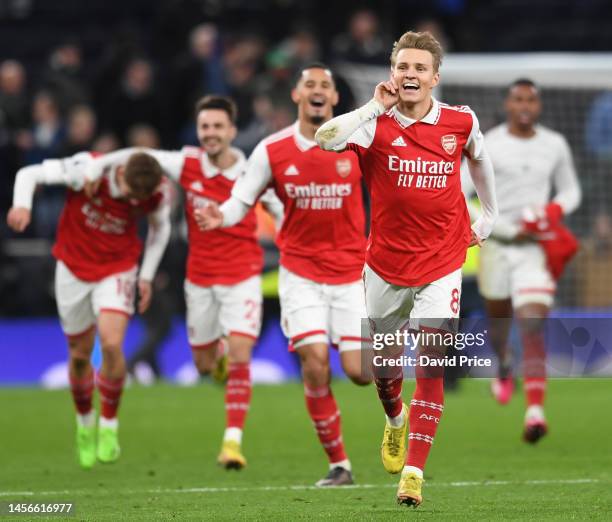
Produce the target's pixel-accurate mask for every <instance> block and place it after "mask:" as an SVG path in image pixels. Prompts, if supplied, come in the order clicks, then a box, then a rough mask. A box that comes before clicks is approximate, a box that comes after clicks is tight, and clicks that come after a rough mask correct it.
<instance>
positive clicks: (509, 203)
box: [478, 79, 581, 443]
mask: <svg viewBox="0 0 612 522" xmlns="http://www.w3.org/2000/svg"><path fill="white" fill-rule="evenodd" d="M505 110H506V115H507V118H506V122H505V123H503V124H501V125H498V126H497V127H495V128H493V129H491V130H490V131H488V132H487V133H486V134H485V143H486V146H487V150H488V151H489V155H490V156H491V161H492V162H493V166H494V170H495V182H496V188H497V195H498V198H499V214H500V216H499V219H498V221H497V223H496V224H495V227H494V228H493V232H492V233H491V238H490V240H489V241H488V242H487V244H486V245H484V247H483V249H482V252H481V258H480V272H479V277H478V284H479V288H480V293H481V294H482V296H483V297H484V298H485V303H486V309H487V314H488V316H489V317H490V318H491V319H494V320H493V321H491V325H490V338H491V341H492V343H493V348H494V350H495V352H496V353H497V354H498V356H499V375H498V378H497V379H495V380H494V381H493V382H492V391H493V394H494V396H495V398H496V399H497V400H498V401H499V402H500V403H501V404H505V403H507V402H508V401H509V400H510V398H511V395H512V392H513V389H514V380H513V376H512V374H511V362H512V361H511V351H510V350H509V348H508V345H507V343H508V333H509V328H510V324H511V318H512V316H513V315H515V316H516V317H517V319H518V320H519V329H520V333H521V338H522V343H523V355H524V356H523V363H524V364H523V373H524V389H525V394H526V398H527V411H526V414H525V425H524V432H523V438H524V440H525V441H527V442H531V443H534V442H537V440H538V439H539V438H541V437H542V436H543V435H544V434H545V433H546V431H547V424H546V420H545V417H544V410H543V405H544V392H545V387H546V371H545V347H544V334H543V327H544V324H543V320H544V319H545V318H546V317H547V316H548V313H549V311H550V308H551V306H552V304H553V301H554V294H555V289H556V280H555V279H556V278H555V273H554V272H555V271H554V268H553V270H551V266H550V261H549V260H547V256H546V253H545V250H544V249H543V248H542V246H541V244H540V243H539V242H538V233H537V231H535V230H530V227H529V226H528V223H529V222H532V221H533V220H534V219H536V220H537V225H538V226H537V227H536V229H540V230H543V228H542V227H546V229H547V231H546V233H550V232H551V229H552V232H554V229H555V228H556V227H557V226H558V225H559V223H560V222H561V220H562V217H563V216H567V215H568V214H570V213H571V212H573V211H574V210H575V209H576V208H577V207H578V205H579V203H580V198H581V191H580V185H579V184H578V179H577V177H576V172H575V169H574V165H573V160H572V153H571V151H570V148H569V146H568V143H567V141H566V140H565V138H564V137H563V136H562V135H561V134H559V133H558V132H555V131H553V130H551V129H548V128H546V127H544V126H542V125H540V124H538V123H537V122H538V118H539V116H540V112H541V110H542V104H541V100H540V94H539V91H538V88H537V86H536V85H535V84H534V83H533V82H532V81H531V80H528V79H519V80H516V81H515V82H514V83H512V85H511V86H510V87H509V89H508V93H507V96H506V100H505ZM553 191H554V197H552V198H551V195H552V193H553Z"/></svg>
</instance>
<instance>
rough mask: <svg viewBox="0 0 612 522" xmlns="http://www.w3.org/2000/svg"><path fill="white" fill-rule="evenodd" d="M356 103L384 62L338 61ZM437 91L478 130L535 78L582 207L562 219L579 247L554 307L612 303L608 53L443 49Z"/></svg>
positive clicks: (611, 70)
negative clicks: (466, 110)
mask: <svg viewBox="0 0 612 522" xmlns="http://www.w3.org/2000/svg"><path fill="white" fill-rule="evenodd" d="M337 72H338V73H339V74H341V75H342V76H343V77H344V78H345V79H346V80H347V81H348V83H349V85H350V86H351V88H352V89H353V91H354V94H355V97H356V101H357V103H358V104H362V103H365V102H366V101H367V100H369V99H370V98H371V97H372V94H373V92H374V87H375V85H376V84H377V83H378V82H380V81H383V80H386V79H387V78H388V75H389V68H388V66H380V67H379V66H363V65H355V64H339V65H338V66H337ZM440 73H441V87H440V88H439V89H438V90H437V91H436V93H435V96H436V97H437V98H438V99H440V100H442V101H444V102H446V103H449V104H452V105H469V106H470V107H471V108H472V109H473V110H474V111H475V112H476V114H477V115H478V118H479V120H480V125H481V128H482V130H483V132H485V131H487V130H488V129H490V128H491V127H493V126H495V125H497V124H499V123H501V122H502V121H504V112H503V105H502V104H503V98H504V95H505V91H506V88H507V86H508V85H509V84H510V83H511V82H512V81H514V80H516V79H517V78H529V79H531V80H533V81H535V82H536V84H538V86H539V87H540V90H541V96H542V101H543V113H542V117H541V120H540V121H541V123H542V124H543V125H546V126H548V127H550V128H552V129H554V130H556V131H558V132H561V133H562V134H563V135H564V136H565V137H566V138H567V140H568V142H569V144H570V147H571V149H572V152H573V155H574V161H575V164H576V170H577V173H578V177H579V179H580V183H581V186H582V190H583V200H582V204H581V206H580V208H579V209H578V210H577V211H576V212H575V213H574V214H572V215H571V216H570V217H569V219H568V220H567V223H568V225H569V226H570V228H571V229H572V230H573V231H574V233H576V234H577V235H578V237H579V238H580V240H581V251H580V253H579V254H578V255H577V256H576V258H575V259H574V260H573V262H572V263H571V265H570V266H569V268H568V269H567V270H566V272H565V274H564V276H563V278H562V280H561V281H560V283H559V291H558V294H557V305H558V306H562V307H570V308H573V307H580V308H589V309H593V308H606V307H612V219H611V215H612V53H589V54H580V53H533V54H532V53H529V54H495V55H491V54H487V55H480V54H466V55H449V56H447V57H446V58H445V60H444V63H443V65H442V67H441V70H440Z"/></svg>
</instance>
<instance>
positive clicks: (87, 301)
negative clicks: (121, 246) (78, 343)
mask: <svg viewBox="0 0 612 522" xmlns="http://www.w3.org/2000/svg"><path fill="white" fill-rule="evenodd" d="M137 273H138V267H136V266H134V267H133V268H131V269H130V270H126V271H125V272H121V273H119V274H113V275H110V276H108V277H105V278H104V279H102V280H100V281H96V282H93V283H92V282H87V281H82V280H81V279H79V278H77V277H76V276H75V275H74V274H73V273H72V272H71V271H70V269H69V268H68V267H67V266H66V265H65V264H64V263H63V262H62V261H58V262H57V266H56V268H55V300H56V302H57V309H58V312H59V317H60V321H61V323H62V329H63V330H64V333H65V334H66V335H67V336H68V337H78V336H79V335H81V334H84V333H86V332H87V331H88V330H89V329H90V328H91V327H92V326H93V325H94V324H95V323H96V318H97V317H98V315H99V314H100V312H101V311H103V310H106V311H112V312H118V313H121V314H125V315H128V316H131V315H132V314H133V313H134V297H135V294H136V278H137Z"/></svg>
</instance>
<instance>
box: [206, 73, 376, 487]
mask: <svg viewBox="0 0 612 522" xmlns="http://www.w3.org/2000/svg"><path fill="white" fill-rule="evenodd" d="M291 95H292V99H293V101H294V102H295V103H296V104H297V106H298V120H297V122H296V123H295V124H294V125H292V126H291V127H288V128H286V129H284V130H282V131H280V132H277V133H276V134H273V135H272V136H270V137H268V138H267V139H265V140H263V141H262V142H261V143H260V144H259V145H258V146H257V147H256V148H255V150H254V151H253V154H252V156H251V158H250V159H249V162H248V167H247V170H246V172H245V175H244V176H243V177H241V178H240V179H239V180H238V181H237V183H236V185H235V187H234V189H233V190H232V197H231V199H230V200H228V201H226V202H225V203H224V204H223V205H222V206H221V207H220V208H218V207H216V206H215V205H210V206H208V207H206V208H204V209H203V210H202V211H201V212H200V213H199V215H200V218H199V219H200V222H201V225H202V226H203V227H204V228H205V229H207V230H210V229H215V228H218V227H230V226H232V225H233V224H234V223H236V222H238V221H239V220H240V219H242V217H243V216H244V215H245V214H246V213H247V212H248V211H249V209H250V208H251V207H252V205H253V204H254V203H255V201H256V200H257V197H258V196H259V195H260V194H261V193H262V192H263V191H264V190H265V189H266V187H268V186H271V187H273V188H274V190H275V192H276V194H277V195H278V197H279V198H280V199H281V201H282V202H283V204H284V207H285V216H284V221H283V225H282V228H281V230H280V233H279V237H278V245H279V248H280V252H281V258H280V264H281V267H280V280H279V294H280V304H281V315H282V318H281V321H282V328H283V331H284V333H285V335H286V336H287V337H288V338H289V340H290V349H293V350H296V351H297V353H298V355H299V357H300V362H301V366H302V376H303V379H304V394H305V399H306V408H307V409H308V413H309V414H310V418H311V419H312V421H313V423H314V426H315V429H316V431H317V434H318V436H319V440H320V442H321V444H322V446H323V448H324V450H325V452H326V453H327V457H328V460H329V468H330V469H329V473H328V474H327V476H326V477H325V478H323V479H321V480H319V481H318V482H317V485H318V486H339V485H345V484H352V483H353V478H352V473H351V463H350V461H349V459H348V456H347V454H346V452H345V449H344V442H343V440H342V432H341V426H340V411H339V410H338V406H337V404H336V400H335V399H334V396H333V394H332V391H331V388H330V382H331V375H330V368H329V355H328V350H329V343H330V342H331V343H332V344H334V345H336V346H338V349H339V352H340V358H341V361H342V366H343V368H344V371H345V372H346V374H347V375H348V376H349V377H350V378H351V379H352V380H353V382H355V383H357V384H367V383H369V382H370V377H369V374H368V371H367V369H365V370H362V364H361V357H362V351H361V349H360V348H361V344H362V335H361V318H364V317H365V303H364V293H363V292H364V290H363V284H362V282H361V279H360V275H361V270H362V268H363V260H364V251H365V222H364V221H365V220H364V211H363V202H362V191H361V171H360V169H359V165H358V163H357V157H356V156H355V155H354V154H353V153H351V152H347V153H344V154H340V155H336V154H330V153H328V152H324V151H322V150H321V149H319V147H317V144H316V142H315V141H314V135H315V132H316V130H317V129H318V128H319V127H320V126H321V125H322V124H323V123H324V122H325V121H327V120H329V119H330V118H331V117H332V111H333V107H334V106H335V105H336V104H337V103H338V92H337V91H336V86H335V83H334V78H333V76H332V73H331V72H330V70H329V69H328V68H327V67H326V66H325V65H323V64H319V63H317V64H312V65H310V66H307V67H305V68H304V69H302V71H301V73H300V76H299V78H298V80H297V84H296V86H295V88H294V89H293V91H292V93H291Z"/></svg>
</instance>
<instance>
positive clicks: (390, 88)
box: [374, 80, 399, 109]
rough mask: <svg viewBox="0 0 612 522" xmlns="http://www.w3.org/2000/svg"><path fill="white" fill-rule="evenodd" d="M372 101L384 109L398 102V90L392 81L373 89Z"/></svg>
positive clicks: (381, 83)
mask: <svg viewBox="0 0 612 522" xmlns="http://www.w3.org/2000/svg"><path fill="white" fill-rule="evenodd" d="M374 99H375V100H376V101H377V102H379V103H381V104H382V105H383V106H384V107H385V109H390V108H391V107H393V106H394V105H395V104H396V103H397V102H398V101H399V89H398V87H397V85H396V84H395V82H394V81H393V80H389V81H386V82H380V83H379V84H378V85H377V86H376V89H374Z"/></svg>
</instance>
